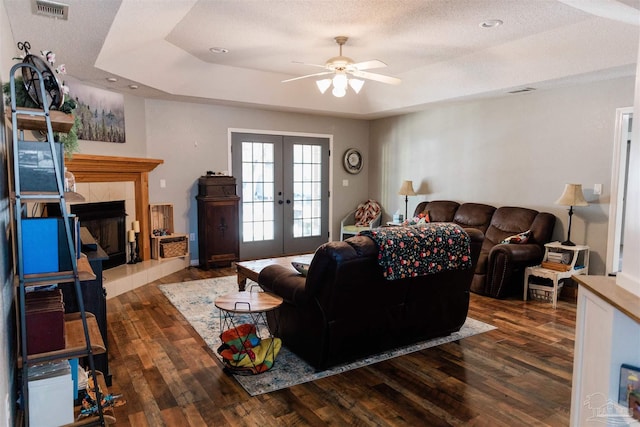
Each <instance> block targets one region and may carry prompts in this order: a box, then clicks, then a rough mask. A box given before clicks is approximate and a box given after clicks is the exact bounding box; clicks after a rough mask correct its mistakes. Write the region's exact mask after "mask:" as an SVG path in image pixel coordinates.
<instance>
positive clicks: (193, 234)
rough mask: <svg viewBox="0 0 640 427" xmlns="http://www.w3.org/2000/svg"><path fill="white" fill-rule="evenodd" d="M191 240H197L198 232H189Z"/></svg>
mask: <svg viewBox="0 0 640 427" xmlns="http://www.w3.org/2000/svg"><path fill="white" fill-rule="evenodd" d="M189 241H191V242H195V241H196V233H189Z"/></svg>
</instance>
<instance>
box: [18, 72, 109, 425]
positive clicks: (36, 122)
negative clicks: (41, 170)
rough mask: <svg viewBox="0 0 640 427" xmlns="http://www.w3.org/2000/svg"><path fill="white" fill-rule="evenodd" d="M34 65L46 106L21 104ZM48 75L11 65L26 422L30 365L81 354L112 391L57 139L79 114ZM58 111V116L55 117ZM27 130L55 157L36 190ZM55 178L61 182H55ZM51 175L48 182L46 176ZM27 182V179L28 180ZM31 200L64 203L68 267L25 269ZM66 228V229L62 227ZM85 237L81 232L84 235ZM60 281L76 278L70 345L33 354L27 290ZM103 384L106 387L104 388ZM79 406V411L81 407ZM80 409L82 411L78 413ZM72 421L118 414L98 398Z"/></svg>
mask: <svg viewBox="0 0 640 427" xmlns="http://www.w3.org/2000/svg"><path fill="white" fill-rule="evenodd" d="M24 67H27V68H28V71H29V72H30V73H31V75H32V76H34V80H33V81H34V82H36V83H35V85H37V86H38V87H32V88H31V90H35V91H37V93H38V96H39V97H40V99H41V100H44V102H41V104H43V106H42V108H41V109H31V108H21V107H17V106H16V78H15V75H16V73H21V74H22V75H23V76H24V75H25V73H24V70H25V68H24ZM46 78H48V77H47V76H45V78H43V73H41V72H40V70H38V68H36V67H34V66H33V65H32V64H29V63H25V62H22V63H19V64H16V65H15V66H13V67H12V68H11V75H10V89H11V126H12V137H13V140H12V144H11V147H10V149H12V152H11V153H10V156H12V157H13V162H10V163H11V164H9V169H10V171H9V173H10V176H11V177H12V179H10V180H9V181H10V183H11V184H10V185H12V186H13V188H12V189H11V195H10V196H11V202H12V209H11V215H12V234H13V241H14V250H15V267H16V276H17V282H18V285H17V298H16V309H17V321H18V324H19V330H18V337H19V349H18V351H19V353H18V368H20V369H21V372H20V373H21V381H20V383H21V384H20V385H21V389H20V396H21V403H22V405H21V411H20V412H21V415H22V419H23V424H24V425H25V426H29V369H31V368H32V367H33V366H34V365H35V364H39V363H43V362H48V361H55V360H65V359H72V358H81V359H83V360H84V361H86V363H87V364H88V367H89V369H90V376H91V377H92V379H93V383H94V384H96V385H99V386H100V387H99V388H98V387H96V394H97V396H96V398H97V399H96V400H97V402H100V401H101V400H102V397H103V396H104V395H106V394H107V393H108V392H107V389H106V385H105V383H104V378H102V375H101V373H99V372H97V371H96V370H95V366H94V355H95V354H99V353H103V352H104V351H105V346H104V342H103V340H102V337H101V335H100V331H99V329H98V326H97V322H96V319H95V316H93V315H92V314H91V313H87V312H86V311H85V307H84V301H83V298H82V290H81V285H80V281H82V280H91V279H94V278H95V275H94V274H93V272H92V271H91V267H90V266H89V263H88V261H87V260H86V258H83V257H78V256H77V248H76V243H75V239H74V230H73V222H72V221H70V215H69V213H68V212H67V206H66V202H67V197H66V196H67V195H68V194H69V193H66V194H65V188H64V184H63V183H64V159H63V157H62V156H60V154H59V150H62V148H61V147H56V144H57V143H56V142H55V141H54V131H56V132H60V131H62V132H65V131H68V130H69V128H70V127H71V125H72V124H73V118H72V117H71V118H69V117H70V116H69V115H66V114H64V113H62V112H59V111H55V110H50V108H49V106H48V105H47V104H48V102H47V90H46V89H47V88H46V87H45V82H46ZM52 116H55V117H53V118H52ZM25 131H39V132H41V133H42V134H46V137H45V141H44V142H37V144H39V146H38V147H39V148H38V150H42V156H43V157H46V158H48V157H49V156H50V158H51V164H52V166H51V173H50V174H49V175H50V176H48V179H46V178H47V177H45V179H44V180H43V179H42V176H40V177H39V180H40V182H39V184H45V185H43V187H45V188H46V189H45V190H42V191H40V190H35V191H34V190H33V189H32V188H30V187H31V184H29V185H28V186H24V187H23V178H24V177H21V169H23V170H22V173H24V172H26V171H27V169H24V164H21V162H24V161H25V160H24V159H21V157H23V156H21V155H20V147H21V146H23V145H24V144H27V143H29V144H33V142H32V141H27V140H25V136H24V135H25ZM51 180H54V181H55V182H49V181H51ZM42 181H48V182H44V183H43V182H42ZM25 182H26V181H25ZM27 203H57V204H58V205H59V207H60V212H61V220H60V221H59V224H61V225H60V226H59V227H61V228H60V229H59V234H60V236H62V234H63V235H64V238H61V239H60V240H61V241H60V242H59V244H58V248H57V250H58V252H57V253H58V255H59V257H64V258H65V259H68V260H69V266H68V268H64V269H63V271H55V272H44V273H25V255H28V254H26V252H25V250H27V251H28V250H29V247H27V248H25V242H24V240H23V232H24V223H25V221H28V220H30V219H33V217H29V213H28V209H27ZM62 228H63V229H64V230H62ZM78 238H79V237H78ZM60 283H70V284H71V283H72V284H73V287H74V290H75V295H76V303H77V308H78V312H77V313H70V314H66V315H65V327H64V330H65V335H66V337H65V348H63V349H60V350H55V351H47V352H45V353H38V354H31V353H32V352H30V351H29V348H28V335H29V330H28V328H27V321H26V311H25V309H26V295H27V293H28V292H29V291H36V290H37V289H38V287H40V286H44V285H53V284H60ZM100 389H101V390H100ZM76 412H77V411H76ZM75 415H77V413H76V414H75ZM76 421H77V422H75V423H74V424H72V425H105V424H106V423H108V422H115V418H113V417H112V416H111V415H105V413H104V410H103V408H102V405H100V404H98V408H97V416H89V417H83V418H81V419H77V418H76Z"/></svg>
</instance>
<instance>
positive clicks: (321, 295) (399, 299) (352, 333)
mask: <svg viewBox="0 0 640 427" xmlns="http://www.w3.org/2000/svg"><path fill="white" fill-rule="evenodd" d="M467 233H468V234H469V237H470V249H471V261H472V267H471V268H470V269H464V270H452V271H441V272H438V273H435V274H429V275H426V276H418V277H411V278H404V279H398V280H386V279H385V278H384V277H383V269H382V267H380V266H379V265H378V262H377V259H378V247H377V246H376V244H375V243H374V242H373V240H372V239H370V238H369V237H366V236H355V237H351V238H349V239H347V240H345V241H343V242H329V243H326V244H324V245H322V246H320V247H319V248H318V249H317V250H316V252H315V255H314V257H313V260H312V262H311V265H310V266H309V270H308V274H307V277H303V276H302V275H300V274H297V273H296V272H294V271H293V270H292V269H290V268H286V267H283V266H279V265H272V266H268V267H265V268H264V269H263V270H262V272H261V273H260V275H259V278H258V283H259V284H260V286H261V287H262V288H263V289H264V290H265V291H268V292H272V293H274V294H277V295H279V296H281V297H282V298H283V299H284V302H283V304H282V306H281V307H280V308H279V310H278V311H277V324H276V318H275V313H270V315H269V316H268V320H269V324H270V326H271V327H272V328H276V327H277V333H278V336H279V337H280V338H281V339H282V342H283V343H284V345H286V346H287V348H288V349H290V350H291V351H293V352H294V353H296V354H297V355H299V356H300V357H302V358H303V359H305V360H306V361H307V362H308V363H309V364H311V365H312V366H314V367H315V368H317V369H323V368H326V367H328V366H332V365H335V364H338V363H341V362H347V361H351V360H354V359H356V358H358V357H362V356H365V355H371V354H375V353H377V352H379V351H383V350H386V349H389V348H393V347H397V346H398V345H402V344H407V343H412V342H417V341H420V340H423V339H427V338H432V337H438V336H444V335H449V334H451V333H452V332H455V331H458V330H459V329H460V328H461V327H462V325H463V324H464V322H465V320H466V318H467V311H468V308H469V285H470V284H471V280H472V278H473V271H474V268H475V265H476V263H477V260H478V256H479V254H480V249H481V246H482V242H483V239H484V238H483V235H482V233H481V232H480V231H478V230H474V229H469V230H467Z"/></svg>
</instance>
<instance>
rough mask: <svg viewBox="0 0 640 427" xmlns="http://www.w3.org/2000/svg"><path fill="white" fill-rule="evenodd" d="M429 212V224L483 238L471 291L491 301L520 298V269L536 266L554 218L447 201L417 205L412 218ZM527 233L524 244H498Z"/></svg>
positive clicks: (536, 213)
mask: <svg viewBox="0 0 640 427" xmlns="http://www.w3.org/2000/svg"><path fill="white" fill-rule="evenodd" d="M424 211H429V218H430V220H431V222H454V223H456V224H458V225H460V226H461V227H463V228H465V229H466V228H476V229H478V230H480V231H482V232H483V233H484V235H485V238H484V242H483V244H482V250H481V251H480V258H479V260H478V264H477V266H476V268H475V275H474V277H473V281H472V282H471V291H472V292H475V293H477V294H480V295H487V296H490V297H494V298H504V297H506V296H509V295H512V294H516V293H519V294H520V295H521V294H522V287H521V284H522V279H523V274H524V268H525V267H527V266H531V265H536V264H540V262H541V261H542V258H543V256H544V244H545V243H548V242H549V241H550V240H551V236H552V233H553V227H554V226H555V222H556V217H555V216H554V215H552V214H550V213H547V212H538V211H536V210H533V209H528V208H522V207H513V206H504V207H500V208H496V207H494V206H490V205H485V204H481V203H462V204H460V203H458V202H454V201H451V200H436V201H430V202H421V203H419V204H418V206H416V209H415V213H414V216H418V214H420V213H422V212H424ZM527 230H531V237H530V238H529V240H528V241H527V242H526V243H521V244H506V243H505V244H500V242H501V241H502V240H504V239H505V238H507V237H509V236H512V235H515V234H518V233H522V232H524V231H527Z"/></svg>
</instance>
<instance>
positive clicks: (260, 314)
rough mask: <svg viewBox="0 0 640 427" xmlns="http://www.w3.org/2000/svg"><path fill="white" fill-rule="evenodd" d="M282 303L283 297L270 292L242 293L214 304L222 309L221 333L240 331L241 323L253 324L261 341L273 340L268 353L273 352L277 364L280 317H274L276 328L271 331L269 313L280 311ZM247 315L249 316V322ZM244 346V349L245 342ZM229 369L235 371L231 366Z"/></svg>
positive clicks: (225, 297) (227, 296) (221, 299)
mask: <svg viewBox="0 0 640 427" xmlns="http://www.w3.org/2000/svg"><path fill="white" fill-rule="evenodd" d="M282 301H283V300H282V298H281V297H279V296H278V295H275V294H272V293H269V292H251V291H241V292H232V293H229V294H226V295H223V296H221V297H218V298H217V299H216V300H215V302H214V304H215V306H216V307H217V308H219V309H220V332H222V331H226V330H228V329H236V331H238V327H239V326H240V325H239V323H240V324H242V323H251V324H253V325H254V326H255V329H256V334H257V335H258V337H259V338H260V339H261V340H262V339H265V338H271V342H270V344H269V348H268V350H267V352H272V353H271V354H272V360H273V361H274V362H275V351H276V350H275V346H274V337H275V336H276V335H277V333H278V316H274V317H275V327H274V329H273V330H271V329H270V328H269V325H268V323H267V313H269V312H271V311H274V310H276V309H278V308H279V307H280V306H281V305H282ZM242 315H245V316H244V317H243V316H242ZM246 315H248V318H249V320H248V321H247V316H246ZM238 332H239V331H238ZM238 335H239V336H240V335H242V334H240V333H239V334H238ZM242 345H243V347H244V345H245V342H244V341H243V342H242ZM253 367H254V368H255V367H256V366H255V365H254V366H253ZM227 368H228V369H230V370H233V368H232V367H230V366H227Z"/></svg>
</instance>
